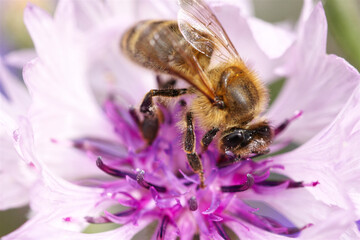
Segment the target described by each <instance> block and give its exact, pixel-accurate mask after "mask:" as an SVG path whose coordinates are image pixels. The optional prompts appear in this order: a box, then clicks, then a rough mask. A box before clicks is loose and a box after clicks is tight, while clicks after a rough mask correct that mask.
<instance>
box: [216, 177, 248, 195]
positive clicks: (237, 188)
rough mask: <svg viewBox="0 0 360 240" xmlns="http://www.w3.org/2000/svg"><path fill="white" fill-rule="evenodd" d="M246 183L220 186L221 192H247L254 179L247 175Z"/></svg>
mask: <svg viewBox="0 0 360 240" xmlns="http://www.w3.org/2000/svg"><path fill="white" fill-rule="evenodd" d="M246 177H247V179H246V183H244V184H240V185H231V186H221V191H222V192H243V191H246V190H248V189H249V188H250V187H251V186H252V185H253V184H254V177H253V176H252V175H251V174H250V173H248V174H247V175H246Z"/></svg>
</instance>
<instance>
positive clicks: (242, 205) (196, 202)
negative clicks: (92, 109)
mask: <svg viewBox="0 0 360 240" xmlns="http://www.w3.org/2000/svg"><path fill="white" fill-rule="evenodd" d="M182 102H183V100H181V101H180V102H179V103H178V104H176V105H175V106H172V107H165V106H164V105H159V106H158V107H159V109H161V112H162V115H163V118H164V119H163V122H162V124H161V125H160V129H159V132H158V135H157V137H156V139H155V140H154V141H153V142H152V144H151V145H147V144H146V142H145V141H144V140H143V139H142V135H141V133H140V130H139V128H138V122H139V121H140V119H139V118H138V117H134V116H136V114H135V113H136V110H134V109H127V108H124V107H122V106H121V105H119V104H117V103H116V102H115V100H114V98H110V99H109V100H107V101H106V103H105V105H104V109H105V113H106V115H107V116H108V119H109V121H110V122H111V123H112V124H113V127H114V132H115V133H116V134H117V136H118V138H119V140H118V141H109V140H106V139H99V138H93V137H83V138H81V139H75V140H73V141H72V143H73V144H72V146H73V147H75V148H77V149H79V150H81V151H84V152H86V153H87V154H88V155H89V156H90V158H92V159H94V158H96V165H97V166H98V168H99V169H101V170H102V171H103V172H105V173H106V174H108V175H110V176H112V177H116V178H117V179H118V180H116V181H115V180H112V179H111V178H110V179H109V180H107V181H104V180H101V181H99V182H98V183H97V185H96V186H97V187H101V188H103V189H104V194H103V198H104V201H107V200H111V201H114V205H119V204H120V205H122V206H125V207H127V208H128V209H126V210H123V211H120V212H115V213H110V212H107V211H106V210H104V213H103V215H100V216H96V217H90V216H86V217H85V219H86V221H87V222H89V223H109V222H114V223H122V224H124V223H128V224H131V222H132V223H136V221H137V220H138V219H139V218H153V219H154V220H155V219H157V220H158V222H159V224H158V227H157V231H156V238H157V239H164V238H165V236H166V234H167V233H168V232H169V231H168V230H167V228H169V226H172V227H174V228H175V229H176V233H177V234H178V235H180V236H181V234H184V233H181V232H180V231H179V226H178V225H177V222H179V221H184V218H194V219H196V221H190V220H189V221H188V222H195V223H196V224H198V226H194V229H199V230H200V231H201V232H202V234H205V235H208V236H213V235H214V234H218V235H219V236H220V237H222V238H223V239H230V238H229V236H228V234H227V232H226V231H225V230H224V228H223V226H224V225H225V226H226V223H227V222H229V221H235V222H238V223H240V224H242V225H243V227H244V229H246V228H247V227H246V226H245V224H244V223H246V224H251V225H252V226H255V227H257V228H260V229H263V230H265V231H268V232H272V233H275V234H281V235H287V236H290V237H296V236H297V235H298V234H299V233H300V232H301V231H302V230H303V229H305V228H307V227H309V226H311V224H308V225H306V226H303V227H296V226H295V225H294V224H292V223H291V222H290V221H289V220H288V219H286V217H285V215H286V213H278V212H274V214H273V215H272V216H267V215H263V214H262V213H261V211H259V209H262V208H267V209H271V207H269V206H268V205H265V204H263V205H262V206H261V207H259V208H254V207H252V206H251V204H250V203H248V202H246V201H244V199H242V194H243V193H245V192H248V191H249V194H250V195H246V196H247V199H248V196H251V195H255V194H258V195H261V194H277V193H278V192H280V191H284V190H286V189H289V188H299V187H305V186H316V185H317V184H318V182H313V183H303V182H296V181H293V180H291V179H289V178H287V177H286V176H281V177H280V178H274V174H273V173H272V170H273V169H283V166H281V165H276V164H274V163H273V161H272V160H271V159H269V158H265V159H263V160H254V158H255V159H256V157H257V156H251V157H247V158H237V157H236V156H234V155H233V154H231V152H229V153H226V154H223V153H221V152H220V151H219V150H218V149H217V147H216V146H215V144H211V145H210V146H209V148H208V150H207V151H206V152H204V153H203V154H201V159H202V162H203V165H204V172H205V177H206V181H205V185H206V187H205V188H204V189H202V188H200V187H199V183H200V181H199V177H198V175H197V174H194V173H193V172H192V170H191V168H190V166H189V164H188V163H187V160H186V154H185V152H184V151H183V149H182V147H181V146H182V136H181V133H180V131H179V129H178V128H177V127H176V122H177V120H179V119H177V118H179V116H181V109H182V107H183V104H182ZM301 114H302V112H298V113H297V114H296V115H295V116H294V117H292V118H290V119H288V120H285V121H284V123H283V124H281V125H280V126H279V127H277V128H275V130H274V133H275V136H277V135H278V134H280V133H281V132H282V131H284V130H285V128H286V127H287V126H288V125H289V123H290V122H292V121H293V120H295V119H296V118H298V117H299V116H300V115H301ZM195 127H196V131H197V133H202V130H201V129H198V127H197V126H195ZM198 145H200V144H198ZM244 196H245V195H244ZM273 211H274V210H273Z"/></svg>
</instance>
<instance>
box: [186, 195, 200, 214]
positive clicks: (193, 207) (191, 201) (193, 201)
mask: <svg viewBox="0 0 360 240" xmlns="http://www.w3.org/2000/svg"><path fill="white" fill-rule="evenodd" d="M188 204H189V209H190V211H196V210H197V209H198V203H197V200H196V197H194V196H192V197H191V198H189V200H188Z"/></svg>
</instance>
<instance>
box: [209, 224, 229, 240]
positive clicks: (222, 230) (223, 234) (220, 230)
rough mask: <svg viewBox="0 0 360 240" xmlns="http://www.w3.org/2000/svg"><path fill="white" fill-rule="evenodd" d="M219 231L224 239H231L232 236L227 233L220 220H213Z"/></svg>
mask: <svg viewBox="0 0 360 240" xmlns="http://www.w3.org/2000/svg"><path fill="white" fill-rule="evenodd" d="M213 224H214V226H215V228H216V230H217V232H218V233H219V235H220V236H221V237H222V238H223V239H224V240H230V237H229V236H228V235H227V234H226V232H225V230H224V229H223V228H222V227H221V226H220V224H219V223H218V222H213Z"/></svg>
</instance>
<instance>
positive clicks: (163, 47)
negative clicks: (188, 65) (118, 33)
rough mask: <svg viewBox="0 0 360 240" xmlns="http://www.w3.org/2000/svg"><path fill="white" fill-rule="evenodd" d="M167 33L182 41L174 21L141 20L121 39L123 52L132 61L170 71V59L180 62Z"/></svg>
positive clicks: (165, 71) (162, 70)
mask: <svg viewBox="0 0 360 240" xmlns="http://www.w3.org/2000/svg"><path fill="white" fill-rule="evenodd" d="M169 33H171V34H172V36H175V37H176V38H177V39H176V40H180V42H181V41H184V43H180V44H186V43H185V39H183V37H182V35H181V33H180V31H179V29H178V26H177V22H176V21H142V22H139V23H138V24H137V25H135V26H134V27H132V28H131V29H129V30H128V31H127V32H126V33H125V34H124V36H123V38H122V40H121V48H122V50H123V52H124V53H125V54H126V55H127V56H128V57H129V58H130V59H131V60H133V61H134V62H136V63H137V64H140V65H142V66H144V67H146V68H150V69H152V70H155V71H160V72H164V73H171V65H170V63H171V61H173V62H174V61H177V64H179V62H181V59H175V58H179V56H178V54H176V50H175V49H174V46H173V44H172V42H171V41H169ZM174 33H175V34H174ZM180 64H181V63H180Z"/></svg>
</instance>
